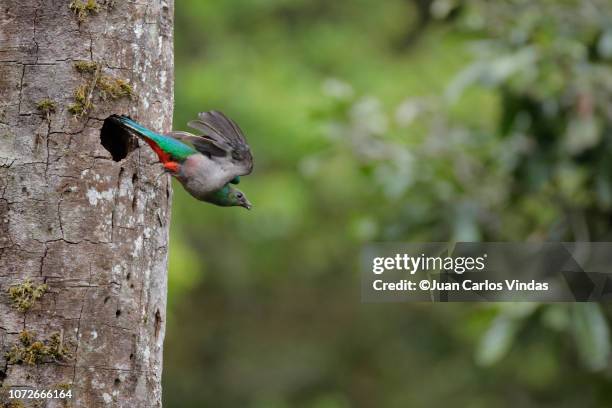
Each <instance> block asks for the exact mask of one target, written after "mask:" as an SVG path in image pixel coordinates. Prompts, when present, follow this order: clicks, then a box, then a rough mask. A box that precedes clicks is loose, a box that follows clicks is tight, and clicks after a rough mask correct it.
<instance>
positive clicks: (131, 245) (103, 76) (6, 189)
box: [0, 0, 173, 408]
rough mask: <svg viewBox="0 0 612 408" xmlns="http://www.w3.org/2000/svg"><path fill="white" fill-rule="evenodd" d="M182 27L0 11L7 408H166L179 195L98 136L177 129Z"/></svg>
mask: <svg viewBox="0 0 612 408" xmlns="http://www.w3.org/2000/svg"><path fill="white" fill-rule="evenodd" d="M172 24H173V0H141V1H138V2H127V1H111V0H106V1H104V0H97V1H94V0H74V1H71V0H2V2H1V3H0V385H2V388H0V407H11V406H22V405H16V404H14V400H13V405H11V400H8V396H7V394H8V392H9V390H10V389H14V387H17V386H19V387H27V388H32V389H45V390H68V389H70V390H71V391H72V399H69V400H65V401H63V400H58V399H55V400H44V401H43V402H42V403H41V404H40V405H37V404H36V403H35V401H32V400H29V401H28V400H23V403H24V405H23V406H26V407H34V406H42V407H56V406H57V407H60V406H74V407H86V408H91V407H107V406H109V407H144V408H149V407H159V406H161V366H162V344H163V338H164V327H165V316H166V264H167V245H168V227H169V217H170V201H171V200H170V198H171V187H170V183H169V178H168V176H167V175H163V174H162V169H161V167H160V166H159V164H157V160H156V159H155V156H154V154H153V153H152V152H151V151H150V149H149V148H148V147H146V145H144V146H143V145H142V144H141V146H140V148H136V149H132V150H133V151H131V152H129V154H128V155H127V157H126V158H124V159H123V160H121V161H114V160H113V159H112V156H111V154H110V153H109V152H108V151H107V150H106V149H105V148H104V147H102V146H101V144H100V129H101V127H102V124H103V121H104V119H105V118H106V117H107V116H108V115H110V114H112V113H121V114H128V115H130V116H132V117H133V118H136V119H138V120H139V121H140V122H142V123H144V124H146V125H149V126H150V127H152V128H153V129H156V130H160V131H167V130H169V129H170V128H171V118H172V106H173V94H172V92H173V48H172ZM111 136H112V135H111ZM45 285H46V286H45Z"/></svg>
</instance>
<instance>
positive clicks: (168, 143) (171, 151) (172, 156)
mask: <svg viewBox="0 0 612 408" xmlns="http://www.w3.org/2000/svg"><path fill="white" fill-rule="evenodd" d="M111 118H112V119H113V121H115V123H117V124H119V125H120V126H122V127H123V128H127V129H129V130H131V131H132V132H133V133H135V134H136V135H137V136H139V137H140V138H141V139H143V140H144V141H145V142H147V144H148V145H149V146H151V149H153V151H154V152H155V153H156V154H157V157H159V160H160V161H161V162H162V163H164V164H166V163H169V162H174V161H179V162H182V161H183V160H185V159H186V158H187V157H189V156H191V155H192V154H194V153H196V151H195V150H194V149H193V148H192V147H190V146H188V145H186V144H184V143H182V142H180V141H178V140H175V139H173V138H171V137H168V136H164V135H160V134H158V133H155V132H153V131H152V130H150V129H147V128H146V127H144V126H142V125H141V124H140V123H138V122H136V121H135V120H132V119H130V118H129V117H127V116H122V115H121V116H120V115H113V116H112V117H111Z"/></svg>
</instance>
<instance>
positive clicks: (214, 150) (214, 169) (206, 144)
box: [109, 111, 253, 210]
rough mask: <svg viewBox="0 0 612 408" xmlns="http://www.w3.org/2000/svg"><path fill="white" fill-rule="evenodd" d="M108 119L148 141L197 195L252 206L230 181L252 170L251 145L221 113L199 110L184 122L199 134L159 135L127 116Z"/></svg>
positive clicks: (211, 200)
mask: <svg viewBox="0 0 612 408" xmlns="http://www.w3.org/2000/svg"><path fill="white" fill-rule="evenodd" d="M109 120H111V121H113V122H114V123H115V124H117V125H118V126H119V127H121V128H123V129H126V130H128V131H129V132H131V133H133V134H136V135H137V136H138V137H139V138H141V139H143V140H144V141H145V142H147V144H148V145H149V146H150V147H151V149H153V151H154V152H155V153H156V154H157V157H158V158H159V161H160V162H161V163H162V165H163V166H164V168H165V169H166V170H167V171H168V172H169V173H170V174H171V175H172V176H174V177H175V178H176V179H177V180H178V181H179V182H180V183H181V184H182V185H183V187H184V188H185V190H187V191H188V192H189V194H191V195H192V196H193V197H195V198H196V199H198V200H201V201H206V202H209V203H212V204H215V205H220V206H223V207H230V206H240V207H244V208H246V209H248V210H250V209H251V207H252V206H251V203H250V202H249V200H247V198H246V196H245V195H244V193H243V192H242V191H240V190H238V189H237V188H236V187H234V186H233V185H232V184H234V185H235V184H238V183H239V182H240V176H246V175H247V174H250V173H251V171H252V170H253V156H252V155H251V149H250V147H249V145H248V144H247V142H246V139H245V137H244V134H243V132H242V130H240V127H238V125H237V124H236V122H234V121H233V120H231V119H230V118H228V117H227V116H225V115H224V114H223V113H221V112H218V111H210V112H201V113H199V114H198V119H196V120H192V121H190V122H189V123H188V124H187V125H188V126H189V127H190V128H192V129H195V130H197V131H198V134H192V133H189V132H184V131H176V132H170V133H169V134H167V135H161V134H159V133H155V132H153V131H152V130H150V129H147V128H146V127H144V126H142V125H141V124H140V123H138V122H136V121H134V120H132V119H130V118H129V117H127V116H120V115H112V116H111V117H110V118H109Z"/></svg>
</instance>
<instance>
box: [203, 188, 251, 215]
mask: <svg viewBox="0 0 612 408" xmlns="http://www.w3.org/2000/svg"><path fill="white" fill-rule="evenodd" d="M210 201H211V202H212V203H214V204H217V205H221V206H223V207H232V206H237V207H244V208H246V209H247V210H250V209H251V208H252V207H253V206H252V205H251V203H250V202H249V200H248V199H247V198H246V196H245V195H244V193H243V192H242V191H240V190H238V189H237V188H234V187H232V186H230V185H229V184H226V185H225V186H224V187H223V188H222V189H220V190H218V191H217V192H216V193H215V194H214V196H213V197H212V199H211V200H210Z"/></svg>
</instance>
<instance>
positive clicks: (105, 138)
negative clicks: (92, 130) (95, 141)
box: [100, 115, 138, 162]
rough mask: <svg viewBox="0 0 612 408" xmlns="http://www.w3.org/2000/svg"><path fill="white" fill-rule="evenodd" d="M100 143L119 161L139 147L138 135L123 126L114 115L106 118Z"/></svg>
mask: <svg viewBox="0 0 612 408" xmlns="http://www.w3.org/2000/svg"><path fill="white" fill-rule="evenodd" d="M100 143H101V144H102V146H103V147H104V148H105V149H106V150H107V151H108V152H109V153H110V154H111V156H112V157H113V160H114V161H117V162H118V161H121V160H123V159H125V158H126V157H127V155H128V154H130V153H131V152H132V151H133V150H135V149H136V148H137V147H138V141H137V139H136V137H134V136H133V135H132V134H131V133H130V132H128V131H127V130H125V129H124V128H122V127H121V126H120V125H119V124H118V123H117V120H116V119H115V118H114V116H113V115H111V116H109V117H108V118H106V119H105V120H104V124H103V125H102V130H101V131H100Z"/></svg>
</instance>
